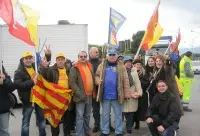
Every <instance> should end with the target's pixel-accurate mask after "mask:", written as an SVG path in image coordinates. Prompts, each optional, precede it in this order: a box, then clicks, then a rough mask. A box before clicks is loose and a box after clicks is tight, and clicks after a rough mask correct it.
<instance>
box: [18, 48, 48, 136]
mask: <svg viewBox="0 0 200 136" xmlns="http://www.w3.org/2000/svg"><path fill="white" fill-rule="evenodd" d="M50 55H51V54H47V53H46V52H45V56H48V57H47V58H49V56H50ZM14 83H15V84H16V88H17V90H18V94H19V97H20V99H21V101H22V103H23V112H22V115H23V118H22V126H21V136H29V126H30V125H29V124H30V119H31V115H32V112H33V110H34V109H35V113H36V118H37V124H38V129H39V135H40V136H46V131H45V124H46V123H45V118H44V113H43V110H42V109H41V108H40V107H39V106H38V105H37V104H35V105H34V107H33V106H32V103H31V102H30V96H31V89H32V87H33V86H34V85H35V84H36V83H37V75H36V72H35V66H34V59H33V55H32V53H31V52H28V51H26V52H24V53H23V54H22V58H21V59H20V63H19V65H18V68H17V70H16V71H15V74H14Z"/></svg>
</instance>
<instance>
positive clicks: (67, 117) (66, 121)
mask: <svg viewBox="0 0 200 136" xmlns="http://www.w3.org/2000/svg"><path fill="white" fill-rule="evenodd" d="M72 114H73V113H72V111H69V110H67V111H66V112H65V114H64V115H63V132H64V136H69V135H70V130H71V128H72V125H74V124H73V123H74V122H73V115H72ZM51 133H52V136H59V133H60V127H59V125H58V126H57V127H56V128H54V127H52V126H51Z"/></svg>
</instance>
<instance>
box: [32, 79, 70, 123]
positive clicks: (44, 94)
mask: <svg viewBox="0 0 200 136" xmlns="http://www.w3.org/2000/svg"><path fill="white" fill-rule="evenodd" d="M71 98H72V90H71V89H66V88H63V87H61V86H59V85H57V84H54V83H49V82H47V81H46V80H45V79H44V78H43V77H42V76H41V75H39V76H38V81H37V84H36V85H35V86H34V87H33V89H32V99H31V102H33V103H36V104H37V105H38V106H40V107H41V108H42V109H44V116H45V118H46V119H47V120H48V121H49V123H50V124H51V125H52V126H53V127H57V125H58V124H59V122H60V120H61V118H62V116H63V115H64V113H65V111H66V110H67V109H68V106H69V103H70V102H71Z"/></svg>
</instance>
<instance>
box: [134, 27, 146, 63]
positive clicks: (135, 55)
mask: <svg viewBox="0 0 200 136" xmlns="http://www.w3.org/2000/svg"><path fill="white" fill-rule="evenodd" d="M145 37H146V31H145V34H144V36H143V38H142V41H141V42H140V46H139V48H138V50H137V52H136V54H135V57H134V60H135V59H137V56H138V54H139V52H140V50H141V48H142V43H143V41H144V38H145Z"/></svg>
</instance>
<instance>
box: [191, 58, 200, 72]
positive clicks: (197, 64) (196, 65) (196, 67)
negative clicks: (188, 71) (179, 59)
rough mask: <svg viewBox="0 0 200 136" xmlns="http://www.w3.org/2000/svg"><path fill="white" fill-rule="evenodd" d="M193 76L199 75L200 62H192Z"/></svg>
mask: <svg viewBox="0 0 200 136" xmlns="http://www.w3.org/2000/svg"><path fill="white" fill-rule="evenodd" d="M192 66H193V72H194V74H200V61H192Z"/></svg>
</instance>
